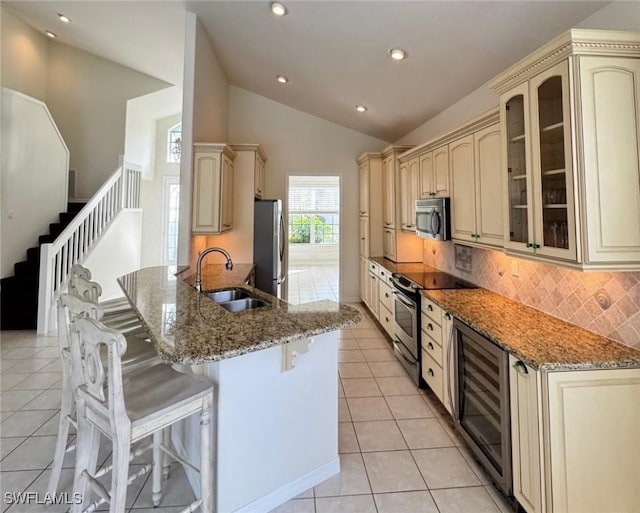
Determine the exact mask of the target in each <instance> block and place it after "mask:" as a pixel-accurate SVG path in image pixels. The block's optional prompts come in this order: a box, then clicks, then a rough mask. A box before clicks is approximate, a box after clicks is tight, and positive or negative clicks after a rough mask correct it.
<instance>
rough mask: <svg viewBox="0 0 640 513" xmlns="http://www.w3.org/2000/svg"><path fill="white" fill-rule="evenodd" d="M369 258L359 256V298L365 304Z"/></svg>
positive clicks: (366, 299)
mask: <svg viewBox="0 0 640 513" xmlns="http://www.w3.org/2000/svg"><path fill="white" fill-rule="evenodd" d="M368 278H369V259H368V258H365V257H363V256H361V257H360V299H362V301H363V302H364V304H365V305H366V304H367V301H368V300H369V299H368V296H367V286H368V284H369V279H368Z"/></svg>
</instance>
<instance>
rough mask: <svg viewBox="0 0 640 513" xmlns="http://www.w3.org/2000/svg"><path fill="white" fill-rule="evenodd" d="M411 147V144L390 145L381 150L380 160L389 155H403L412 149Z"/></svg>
mask: <svg viewBox="0 0 640 513" xmlns="http://www.w3.org/2000/svg"><path fill="white" fill-rule="evenodd" d="M413 147H414V145H413V144H410V145H409V144H390V145H389V146H387V147H386V148H384V149H383V150H382V152H381V153H382V158H383V159H386V158H387V157H388V156H390V155H393V154H399V153H404V152H406V151H409V150H411V149H413Z"/></svg>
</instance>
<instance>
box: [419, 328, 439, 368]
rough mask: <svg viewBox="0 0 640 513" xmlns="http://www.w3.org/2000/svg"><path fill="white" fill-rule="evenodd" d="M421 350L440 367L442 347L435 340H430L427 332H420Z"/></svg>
mask: <svg viewBox="0 0 640 513" xmlns="http://www.w3.org/2000/svg"><path fill="white" fill-rule="evenodd" d="M422 350H423V351H425V352H426V353H427V354H428V355H429V356H431V358H433V359H434V360H435V362H436V363H437V364H438V365H440V367H442V346H441V345H440V343H439V342H438V341H437V340H434V339H433V338H431V335H429V334H428V333H427V332H425V331H423V332H422Z"/></svg>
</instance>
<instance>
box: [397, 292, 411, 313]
mask: <svg viewBox="0 0 640 513" xmlns="http://www.w3.org/2000/svg"><path fill="white" fill-rule="evenodd" d="M393 297H395V298H396V299H397V300H398V301H400V302H401V303H402V304H403V305H404V306H406V307H407V308H410V309H411V310H415V309H416V305H414V304H413V303H411V302H410V301H407V300H406V299H405V298H404V296H403V295H402V294H400V293H399V292H396V291H395V290H394V291H393Z"/></svg>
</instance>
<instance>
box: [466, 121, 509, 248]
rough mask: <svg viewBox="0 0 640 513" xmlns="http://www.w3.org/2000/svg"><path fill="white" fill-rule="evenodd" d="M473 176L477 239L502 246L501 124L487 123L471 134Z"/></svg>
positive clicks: (484, 242)
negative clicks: (474, 177) (473, 153)
mask: <svg viewBox="0 0 640 513" xmlns="http://www.w3.org/2000/svg"><path fill="white" fill-rule="evenodd" d="M473 143H474V151H475V176H476V230H475V231H476V234H477V235H478V237H476V238H475V239H476V241H477V242H481V243H483V244H490V245H493V246H502V244H503V240H504V228H503V220H504V212H503V210H502V198H503V194H502V168H501V157H500V126H499V125H493V126H489V127H487V128H485V129H483V130H480V131H479V132H476V133H475V134H474V135H473Z"/></svg>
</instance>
